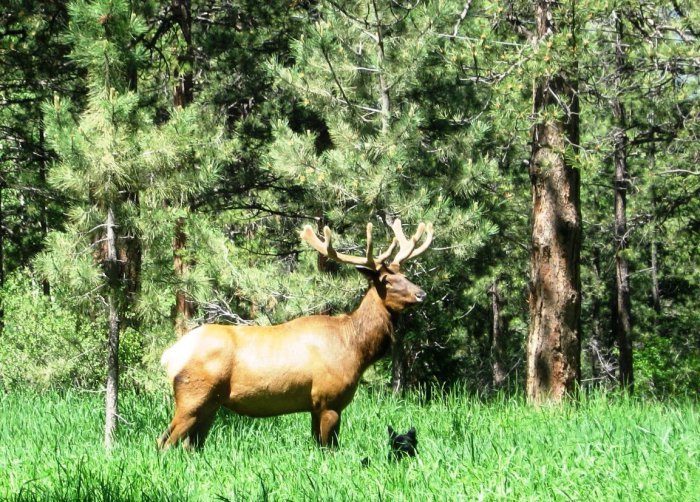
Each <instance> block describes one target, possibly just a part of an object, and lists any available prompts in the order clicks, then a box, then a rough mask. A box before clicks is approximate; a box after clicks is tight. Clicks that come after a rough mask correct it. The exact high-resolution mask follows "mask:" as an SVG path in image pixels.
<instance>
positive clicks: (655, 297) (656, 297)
mask: <svg viewBox="0 0 700 502" xmlns="http://www.w3.org/2000/svg"><path fill="white" fill-rule="evenodd" d="M651 301H652V305H653V307H654V312H656V313H657V314H660V313H661V292H660V290H659V249H658V244H657V243H656V235H652V239H651Z"/></svg>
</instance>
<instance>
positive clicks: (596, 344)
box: [588, 247, 602, 382]
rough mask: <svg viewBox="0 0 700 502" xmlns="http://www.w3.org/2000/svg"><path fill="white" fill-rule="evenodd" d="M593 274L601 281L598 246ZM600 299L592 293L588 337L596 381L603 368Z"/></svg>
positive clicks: (594, 258) (595, 250) (593, 378)
mask: <svg viewBox="0 0 700 502" xmlns="http://www.w3.org/2000/svg"><path fill="white" fill-rule="evenodd" d="M592 265H593V274H594V275H595V278H596V281H601V280H602V279H601V273H600V250H599V249H598V248H597V247H596V248H594V249H593V263H592ZM600 315H601V314H600V300H599V298H598V295H596V294H593V295H591V317H592V320H591V334H590V336H589V337H588V356H589V359H590V364H591V379H592V380H593V381H594V382H596V381H597V380H598V379H599V378H600V374H601V371H600V370H601V368H599V365H598V357H599V354H600V344H601V340H602V333H601V328H600Z"/></svg>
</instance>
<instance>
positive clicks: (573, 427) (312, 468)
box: [0, 389, 700, 501]
mask: <svg viewBox="0 0 700 502" xmlns="http://www.w3.org/2000/svg"><path fill="white" fill-rule="evenodd" d="M171 406H172V404H171V401H170V398H169V397H168V396H165V395H147V396H143V395H141V396H137V395H125V396H123V397H122V402H121V416H122V418H123V421H122V423H121V428H120V433H119V436H118V441H117V446H116V448H114V449H113V450H112V451H110V452H106V451H105V450H104V449H103V447H102V426H103V412H102V408H103V403H102V397H101V396H100V395H94V394H78V393H74V392H68V393H62V394H58V393H49V394H42V395H38V394H32V393H12V394H0V498H3V499H6V500H52V501H54V500H56V501H61V500H477V499H485V500H494V499H510V500H572V499H573V500H597V501H600V500H700V420H699V416H698V409H697V406H696V404H695V403H693V402H692V401H690V400H688V401H683V402H677V403H659V402H645V401H638V400H633V399H624V398H620V397H614V396H610V395H605V394H598V395H594V396H592V397H588V398H584V399H583V400H582V401H581V402H579V403H578V404H575V405H574V404H571V405H566V406H563V407H552V408H547V407H545V408H540V409H534V408H532V407H529V406H527V405H525V404H524V403H523V402H521V401H520V400H518V399H507V398H502V399H500V400H495V401H492V402H488V403H484V402H482V401H480V400H478V399H476V398H473V397H469V396H467V395H465V394H462V393H452V394H450V395H447V396H445V397H443V398H440V399H433V400H431V401H430V402H428V403H424V404H421V402H420V400H419V399H418V398H408V399H400V398H396V397H394V396H392V395H390V394H388V393H384V392H379V391H372V390H368V389H361V390H360V391H359V392H358V396H357V397H356V398H355V401H354V402H353V403H352V404H351V405H350V407H349V408H348V409H347V410H346V411H345V413H344V414H343V424H342V432H341V445H340V448H339V449H337V450H335V451H322V450H319V449H318V448H316V446H315V445H314V444H313V442H312V440H311V433H310V429H311V426H310V419H309V417H308V416H307V415H305V414H298V415H289V416H285V417H278V418H272V419H259V420H253V419H247V418H244V417H239V416H236V415H233V414H230V413H223V412H222V413H220V415H219V417H218V419H217V421H216V423H215V425H214V428H213V429H212V433H211V435H210V437H209V440H208V442H207V444H206V446H205V448H204V449H203V450H201V451H199V452H196V453H189V452H185V451H183V450H182V449H180V448H177V449H173V450H171V451H168V452H167V453H165V454H162V453H159V452H157V451H156V449H155V438H156V436H157V435H158V434H159V433H160V432H161V431H162V429H164V428H165V426H166V425H167V423H168V420H169V419H170V413H171ZM387 424H392V425H393V426H394V427H395V428H397V429H400V430H405V429H407V428H408V427H410V426H411V425H413V426H415V427H416V428H417V430H418V440H419V445H418V449H419V456H418V457H417V458H415V459H406V460H404V461H402V462H399V463H390V462H388V461H387V453H388V450H387V447H388V446H387V445H388V439H387V433H386V427H387ZM365 457H367V458H369V466H368V467H363V466H362V459H363V458H365Z"/></svg>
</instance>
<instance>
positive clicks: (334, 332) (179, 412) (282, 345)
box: [159, 267, 425, 448]
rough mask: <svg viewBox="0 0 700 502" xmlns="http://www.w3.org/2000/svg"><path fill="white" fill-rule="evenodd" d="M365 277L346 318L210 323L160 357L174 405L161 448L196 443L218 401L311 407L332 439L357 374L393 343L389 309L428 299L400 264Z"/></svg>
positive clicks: (322, 432)
mask: <svg viewBox="0 0 700 502" xmlns="http://www.w3.org/2000/svg"><path fill="white" fill-rule="evenodd" d="M369 275H370V288H369V290H368V291H367V294H366V295H365V297H364V299H363V301H362V303H361V304H360V306H359V307H358V308H357V310H355V311H354V312H353V313H351V314H349V315H346V314H344V315H339V316H335V317H331V316H321V315H319V316H309V317H302V318H299V319H295V320H293V321H289V322H287V323H284V324H280V325H277V326H269V327H261V326H223V325H216V324H207V325H203V326H200V327H199V328H197V329H195V330H193V331H192V332H190V333H189V334H187V335H185V336H184V337H183V338H181V339H180V340H179V341H178V342H176V343H175V344H174V345H173V346H172V347H170V348H169V349H168V350H166V351H165V353H164V354H163V358H162V361H161V362H162V363H163V364H164V365H165V367H166V370H167V372H168V376H169V378H170V379H171V381H172V383H173V390H174V393H175V404H176V410H175V416H174V418H173V420H172V422H171V424H170V426H169V427H168V429H167V430H166V431H165V433H164V434H163V435H162V436H161V438H160V440H159V446H160V447H161V448H164V447H168V446H170V445H173V444H175V443H176V442H177V441H178V440H179V439H180V438H184V441H185V446H197V445H201V444H202V443H203V442H204V439H205V438H206V434H207V432H208V430H209V427H210V425H211V422H212V420H213V418H214V414H215V413H216V411H217V410H218V408H219V407H221V406H224V407H226V408H229V409H231V410H233V411H235V412H236V413H239V414H241V415H247V416H251V417H269V416H275V415H282V414H287V413H296V412H304V411H305V412H310V413H311V417H312V433H313V436H314V438H315V439H316V441H317V442H318V443H319V444H320V445H322V446H326V445H332V444H335V443H336V441H337V436H338V432H339V430H340V415H341V412H342V410H343V409H344V408H345V407H346V406H347V405H348V404H349V403H350V401H351V400H352V398H353V396H354V394H355V390H356V389H357V384H358V382H359V380H360V377H361V375H362V373H363V372H364V371H365V370H366V369H367V368H368V367H369V366H370V365H371V364H373V363H374V362H375V361H376V360H377V359H379V358H380V357H381V356H382V355H383V354H384V353H385V352H386V350H387V349H388V347H389V345H390V343H391V338H392V336H393V323H392V316H393V314H396V313H398V312H400V311H401V310H403V309H404V308H405V307H406V306H409V305H411V304H414V303H418V302H420V301H422V299H423V297H424V296H425V293H424V292H423V291H422V290H421V289H420V288H419V287H418V286H416V285H415V284H413V283H412V282H410V281H409V280H408V279H406V277H405V276H404V275H402V274H401V273H399V272H398V267H390V268H387V267H381V268H380V270H379V271H377V272H374V271H373V272H372V273H371V274H369Z"/></svg>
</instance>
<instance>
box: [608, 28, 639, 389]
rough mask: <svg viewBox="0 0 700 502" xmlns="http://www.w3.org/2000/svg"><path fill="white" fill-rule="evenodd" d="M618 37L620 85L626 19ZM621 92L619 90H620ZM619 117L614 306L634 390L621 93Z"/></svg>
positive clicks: (624, 379) (627, 378)
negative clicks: (623, 30) (626, 252)
mask: <svg viewBox="0 0 700 502" xmlns="http://www.w3.org/2000/svg"><path fill="white" fill-rule="evenodd" d="M616 31H617V38H616V40H615V61H616V72H617V76H616V80H617V84H618V88H619V85H620V82H621V79H622V72H623V71H624V65H625V53H624V48H623V47H622V21H621V20H620V18H619V16H618V18H617V20H616ZM617 92H618V93H619V92H620V91H619V90H618V91H617ZM612 110H613V115H614V117H615V127H614V129H613V143H614V151H613V158H614V163H615V225H614V226H615V235H614V238H615V309H614V310H613V315H614V317H615V318H614V321H613V327H614V329H615V339H616V340H617V344H618V349H619V351H620V359H619V379H620V385H622V387H623V388H625V389H627V390H628V391H629V392H632V391H633V389H634V371H633V360H632V305H631V300H630V283H629V262H628V261H627V257H626V254H625V251H626V249H627V187H628V186H629V180H628V174H627V145H628V142H629V140H628V138H627V115H626V111H625V107H624V105H623V103H622V102H621V101H620V98H619V95H616V96H615V97H614V98H613V100H612Z"/></svg>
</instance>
